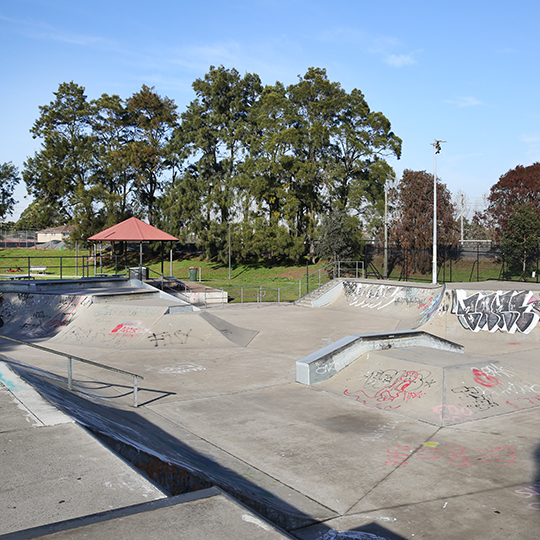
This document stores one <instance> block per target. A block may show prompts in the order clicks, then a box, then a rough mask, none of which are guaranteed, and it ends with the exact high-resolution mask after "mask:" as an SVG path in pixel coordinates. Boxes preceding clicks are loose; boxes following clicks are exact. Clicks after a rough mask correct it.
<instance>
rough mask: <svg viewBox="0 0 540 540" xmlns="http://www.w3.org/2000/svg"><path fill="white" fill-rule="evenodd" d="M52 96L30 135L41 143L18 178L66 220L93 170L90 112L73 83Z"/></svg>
mask: <svg viewBox="0 0 540 540" xmlns="http://www.w3.org/2000/svg"><path fill="white" fill-rule="evenodd" d="M54 95H55V99H54V101H52V102H51V103H50V104H49V105H43V106H40V107H39V110H40V113H41V114H40V116H39V118H38V119H37V120H36V121H35V122H34V125H33V126H32V129H31V130H30V132H31V133H32V135H33V137H34V138H40V139H41V140H42V143H41V149H40V150H38V151H37V152H36V153H35V154H34V156H33V157H30V158H28V159H27V160H26V162H25V164H24V169H23V172H22V176H23V180H24V182H25V183H26V187H27V190H28V192H29V193H30V194H31V195H33V196H34V198H35V199H39V200H40V201H43V202H44V203H45V205H48V206H54V207H56V210H55V212H54V213H53V214H54V215H56V216H64V218H65V219H70V218H71V217H73V205H74V204H75V203H76V202H77V197H80V196H81V194H82V193H83V191H84V187H85V186H86V185H87V183H88V180H89V177H90V175H91V174H92V171H93V168H94V155H93V143H94V138H93V135H92V129H91V114H92V112H91V106H90V104H89V103H88V101H87V98H86V95H85V93H84V88H83V87H82V86H79V85H77V84H76V83H74V82H73V81H72V82H70V83H61V84H60V85H59V87H58V91H57V92H54ZM76 188H78V189H76ZM50 225H55V223H50Z"/></svg>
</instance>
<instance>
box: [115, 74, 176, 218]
mask: <svg viewBox="0 0 540 540" xmlns="http://www.w3.org/2000/svg"><path fill="white" fill-rule="evenodd" d="M126 109H127V114H128V122H129V126H130V130H131V139H130V140H129V142H127V144H126V145H125V152H126V154H125V155H126V159H127V161H128V162H129V164H130V165H131V167H133V170H134V172H135V174H136V177H135V185H136V188H137V195H138V198H139V201H140V203H141V205H142V207H143V208H145V211H146V215H147V217H148V221H149V222H150V223H152V222H153V220H154V205H155V203H156V199H157V196H158V193H159V191H160V189H161V188H162V187H163V173H164V171H165V168H166V166H167V162H166V156H167V145H168V142H169V140H170V138H171V136H172V133H173V130H174V128H175V127H176V125H177V120H178V116H177V113H176V105H175V103H174V101H173V100H171V99H169V98H168V97H161V96H160V95H159V94H157V92H156V91H155V89H154V88H153V87H152V88H149V87H148V86H146V85H143V86H142V88H141V90H140V91H139V92H137V93H135V94H133V95H132V96H131V97H130V98H129V99H128V100H127V101H126Z"/></svg>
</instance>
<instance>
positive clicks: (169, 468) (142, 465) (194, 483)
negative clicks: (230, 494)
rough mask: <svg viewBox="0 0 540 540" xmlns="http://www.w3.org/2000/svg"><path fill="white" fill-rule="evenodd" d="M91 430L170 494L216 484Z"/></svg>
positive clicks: (189, 491) (179, 493)
mask: <svg viewBox="0 0 540 540" xmlns="http://www.w3.org/2000/svg"><path fill="white" fill-rule="evenodd" d="M87 429H88V428H87ZM89 431H91V432H92V434H93V435H94V436H95V437H96V438H98V439H99V440H100V441H101V442H103V443H104V444H105V445H106V446H108V447H109V448H110V449H111V450H112V451H113V452H115V453H116V454H118V455H119V456H120V457H122V458H123V459H125V460H126V461H127V462H128V463H130V464H131V465H133V466H134V467H135V468H136V469H137V470H139V471H140V472H141V473H142V474H143V475H144V476H146V477H147V478H148V479H149V480H150V481H151V482H152V483H154V484H155V485H157V486H158V487H159V488H161V489H162V490H163V491H165V493H167V494H168V495H171V496H174V495H183V494H185V493H191V492H193V491H199V490H201V489H206V488H209V487H212V486H213V485H215V483H213V482H210V481H209V480H207V479H205V478H203V477H201V476H197V475H196V474H194V473H193V472H192V471H188V470H187V469H186V468H184V467H181V466H179V465H175V464H174V463H167V462H165V461H163V460H161V459H160V458H158V457H156V456H153V455H151V454H148V453H147V452H144V451H143V450H139V449H137V448H135V447H133V446H130V445H128V444H126V443H124V442H121V441H117V440H115V439H113V438H112V437H109V436H107V435H104V434H103V433H99V432H97V431H93V430H89Z"/></svg>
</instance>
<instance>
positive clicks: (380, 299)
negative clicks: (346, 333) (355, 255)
mask: <svg viewBox="0 0 540 540" xmlns="http://www.w3.org/2000/svg"><path fill="white" fill-rule="evenodd" d="M343 291H344V293H345V298H346V299H347V301H348V303H349V305H351V306H354V307H362V308H370V309H383V308H385V307H387V306H390V305H392V306H394V307H397V306H400V305H405V306H407V307H413V308H416V309H419V310H420V311H421V312H422V313H423V314H424V313H427V314H431V312H432V311H434V310H436V308H437V306H438V301H439V296H438V295H436V296H434V295H433V291H432V290H431V289H420V288H416V287H399V286H394V285H371V284H366V283H357V282H354V281H345V282H344V283H343Z"/></svg>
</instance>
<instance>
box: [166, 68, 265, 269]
mask: <svg viewBox="0 0 540 540" xmlns="http://www.w3.org/2000/svg"><path fill="white" fill-rule="evenodd" d="M193 89H194V90H195V94H196V96H197V97H196V99H195V100H194V101H192V102H191V103H190V105H189V106H188V108H187V110H186V111H185V112H184V113H183V114H182V122H181V125H180V126H179V128H178V130H176V133H175V138H174V141H173V143H172V146H173V148H174V151H175V152H176V154H177V155H179V156H182V157H183V158H184V159H186V160H187V161H189V162H191V163H192V164H194V166H195V168H196V171H194V170H193V169H192V168H190V169H189V172H188V173H187V176H186V181H187V182H191V181H192V180H193V178H197V180H198V183H199V188H198V194H199V197H200V199H201V201H202V204H203V206H204V210H203V212H202V215H205V216H206V223H204V224H202V223H200V224H201V225H202V227H201V230H200V232H199V238H200V239H201V240H202V241H203V242H204V243H205V244H206V247H207V250H208V251H209V252H210V254H212V255H217V256H218V257H219V258H221V259H222V260H224V257H225V249H226V237H227V228H228V223H229V221H230V220H232V219H233V218H234V215H235V212H236V210H237V208H238V207H239V206H241V205H242V202H241V200H242V198H243V197H245V196H246V195H248V192H247V191H246V190H245V189H243V188H244V187H245V185H244V184H243V182H242V180H241V166H242V164H243V162H244V160H245V157H246V155H247V149H246V139H247V134H248V132H249V130H250V125H249V121H248V115H249V110H250V107H251V106H252V105H253V103H254V102H255V101H256V100H257V98H258V95H259V93H260V91H261V89H262V87H261V83H260V79H259V77H258V76H257V75H252V74H250V73H247V74H246V75H244V76H243V77H241V76H240V74H239V73H238V71H236V70H235V69H232V70H228V69H225V68H224V67H223V66H220V67H218V68H215V67H214V66H211V67H210V71H209V72H208V73H207V74H206V75H205V77H204V78H203V79H197V80H196V81H195V82H194V83H193ZM184 191H185V190H184ZM247 204H248V205H249V203H247Z"/></svg>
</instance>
